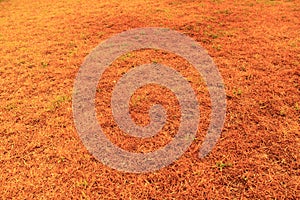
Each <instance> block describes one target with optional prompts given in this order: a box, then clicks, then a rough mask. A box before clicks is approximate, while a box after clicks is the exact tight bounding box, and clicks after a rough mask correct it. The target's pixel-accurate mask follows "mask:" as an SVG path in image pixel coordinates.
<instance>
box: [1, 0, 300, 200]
mask: <svg viewBox="0 0 300 200" xmlns="http://www.w3.org/2000/svg"><path fill="white" fill-rule="evenodd" d="M136 27H167V28H170V29H174V30H177V31H179V32H181V33H184V34H186V35H188V36H190V37H192V38H194V39H195V40H196V41H197V42H198V43H199V44H200V45H202V46H203V47H204V48H205V49H207V51H208V53H209V54H210V55H211V57H212V58H213V59H214V61H215V63H216V65H217V66H218V68H219V70H220V72H221V74H222V76H223V79H224V83H225V86H226V94H227V115H226V121H225V125H224V130H223V133H222V137H221V138H220V140H219V141H218V143H217V145H216V146H215V148H214V149H213V151H212V152H211V153H210V154H209V156H207V157H206V158H204V159H199V158H198V157H197V152H198V149H199V147H200V146H201V141H202V139H203V135H204V134H205V131H206V129H207V126H208V123H209V119H208V118H209V117H208V116H209V113H210V109H209V108H210V102H209V96H208V94H207V91H206V89H205V85H204V84H203V82H202V81H201V77H197V76H194V72H193V68H192V67H191V66H188V64H187V63H185V60H183V59H181V58H180V57H176V56H174V55H171V54H168V53H164V52H160V51H153V50H145V51H138V52H132V53H131V54H130V55H125V56H124V57H121V58H119V59H118V60H116V61H115V62H114V63H113V64H112V66H111V68H110V70H107V72H105V74H104V75H103V79H102V80H101V81H100V82H99V90H98V93H97V98H96V101H97V102H98V103H97V115H98V118H99V123H100V124H102V126H103V127H104V130H105V131H106V134H107V135H108V137H109V138H110V139H111V140H112V141H113V142H114V143H116V144H118V145H119V146H121V147H122V148H124V149H127V150H129V151H133V152H147V151H152V150H155V149H156V148H158V147H160V146H162V145H164V144H166V143H167V142H168V141H170V140H171V139H172V136H173V135H174V134H175V132H176V129H177V128H178V123H179V122H178V104H177V102H176V99H175V98H174V96H172V93H170V91H167V90H165V89H163V88H157V87H156V86H147V87H145V88H144V90H142V89H141V90H139V91H137V92H136V94H134V96H133V97H132V102H131V108H132V113H131V114H132V117H133V118H134V120H136V122H137V124H142V125H143V124H146V123H147V120H149V118H148V116H147V108H148V107H149V105H150V104H151V103H153V102H159V103H162V104H163V105H164V106H165V107H166V108H167V110H168V117H169V118H168V119H169V120H168V124H167V125H166V126H165V127H164V129H163V130H162V132H161V133H159V134H158V135H157V136H155V137H154V138H152V139H149V140H137V139H134V138H131V137H128V136H126V135H125V134H122V133H121V132H120V131H119V130H117V129H116V126H115V124H114V122H113V119H112V117H111V111H110V110H109V109H108V108H107V103H109V101H110V99H109V98H110V92H111V90H112V88H113V87H114V85H115V81H117V80H118V78H120V77H121V75H122V73H125V72H126V71H128V70H129V69H130V68H131V67H136V66H138V65H140V64H144V63H145V62H160V63H165V64H168V65H169V66H171V67H173V68H175V69H177V70H178V71H180V72H181V73H182V74H184V75H185V76H186V77H187V79H188V80H189V81H190V83H191V85H192V87H193V88H194V89H195V91H197V92H198V94H197V95H198V96H197V97H198V99H199V102H200V111H201V124H200V126H199V133H198V134H197V138H196V140H195V142H194V143H193V144H192V145H191V147H190V149H189V150H188V152H186V154H184V155H183V157H181V158H180V159H179V160H178V161H176V162H175V163H174V164H172V165H171V166H168V167H166V168H163V169H161V170H159V171H156V172H154V173H146V174H130V173H123V172H119V171H116V170H113V169H110V168H109V167H107V166H105V165H103V164H102V163H100V162H98V161H97V160H96V159H94V158H93V156H91V155H90V154H89V153H88V152H87V150H86V149H85V147H84V146H83V144H82V143H81V140H80V138H79V137H78V135H77V133H76V130H75V125H74V122H73V116H72V102H71V100H72V99H71V98H72V90H73V83H74V78H75V75H76V73H77V71H78V69H79V67H80V65H81V64H82V62H83V59H84V57H85V56H86V55H88V54H89V53H90V51H91V50H92V49H93V48H94V47H95V46H97V45H98V44H99V43H100V42H101V41H103V40H104V39H107V38H109V37H110V36H112V35H114V34H117V33H120V32H122V31H125V30H128V29H131V28H136ZM299 62H300V2H299V1H298V0H284V1H275V0H273V1H272V0H256V1H254V0H246V1H230V0H203V1H200V0H198V1H196V0H194V1H193V0H184V1H179V0H159V1H142V0H123V1H116V0H110V1H108V0H104V1H93V0H91V1H87V2H86V1H79V0H68V1H67V0H63V1H61V0H60V1H43V0H37V1H29V0H24V1H22V0H19V1H17V0H1V1H0V197H1V198H2V199H71V198H73V199H299V198H300V196H299V190H300V188H299V187H300V186H299V173H300V171H299V169H300V166H299V132H300V131H299V123H300V64H299Z"/></svg>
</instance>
